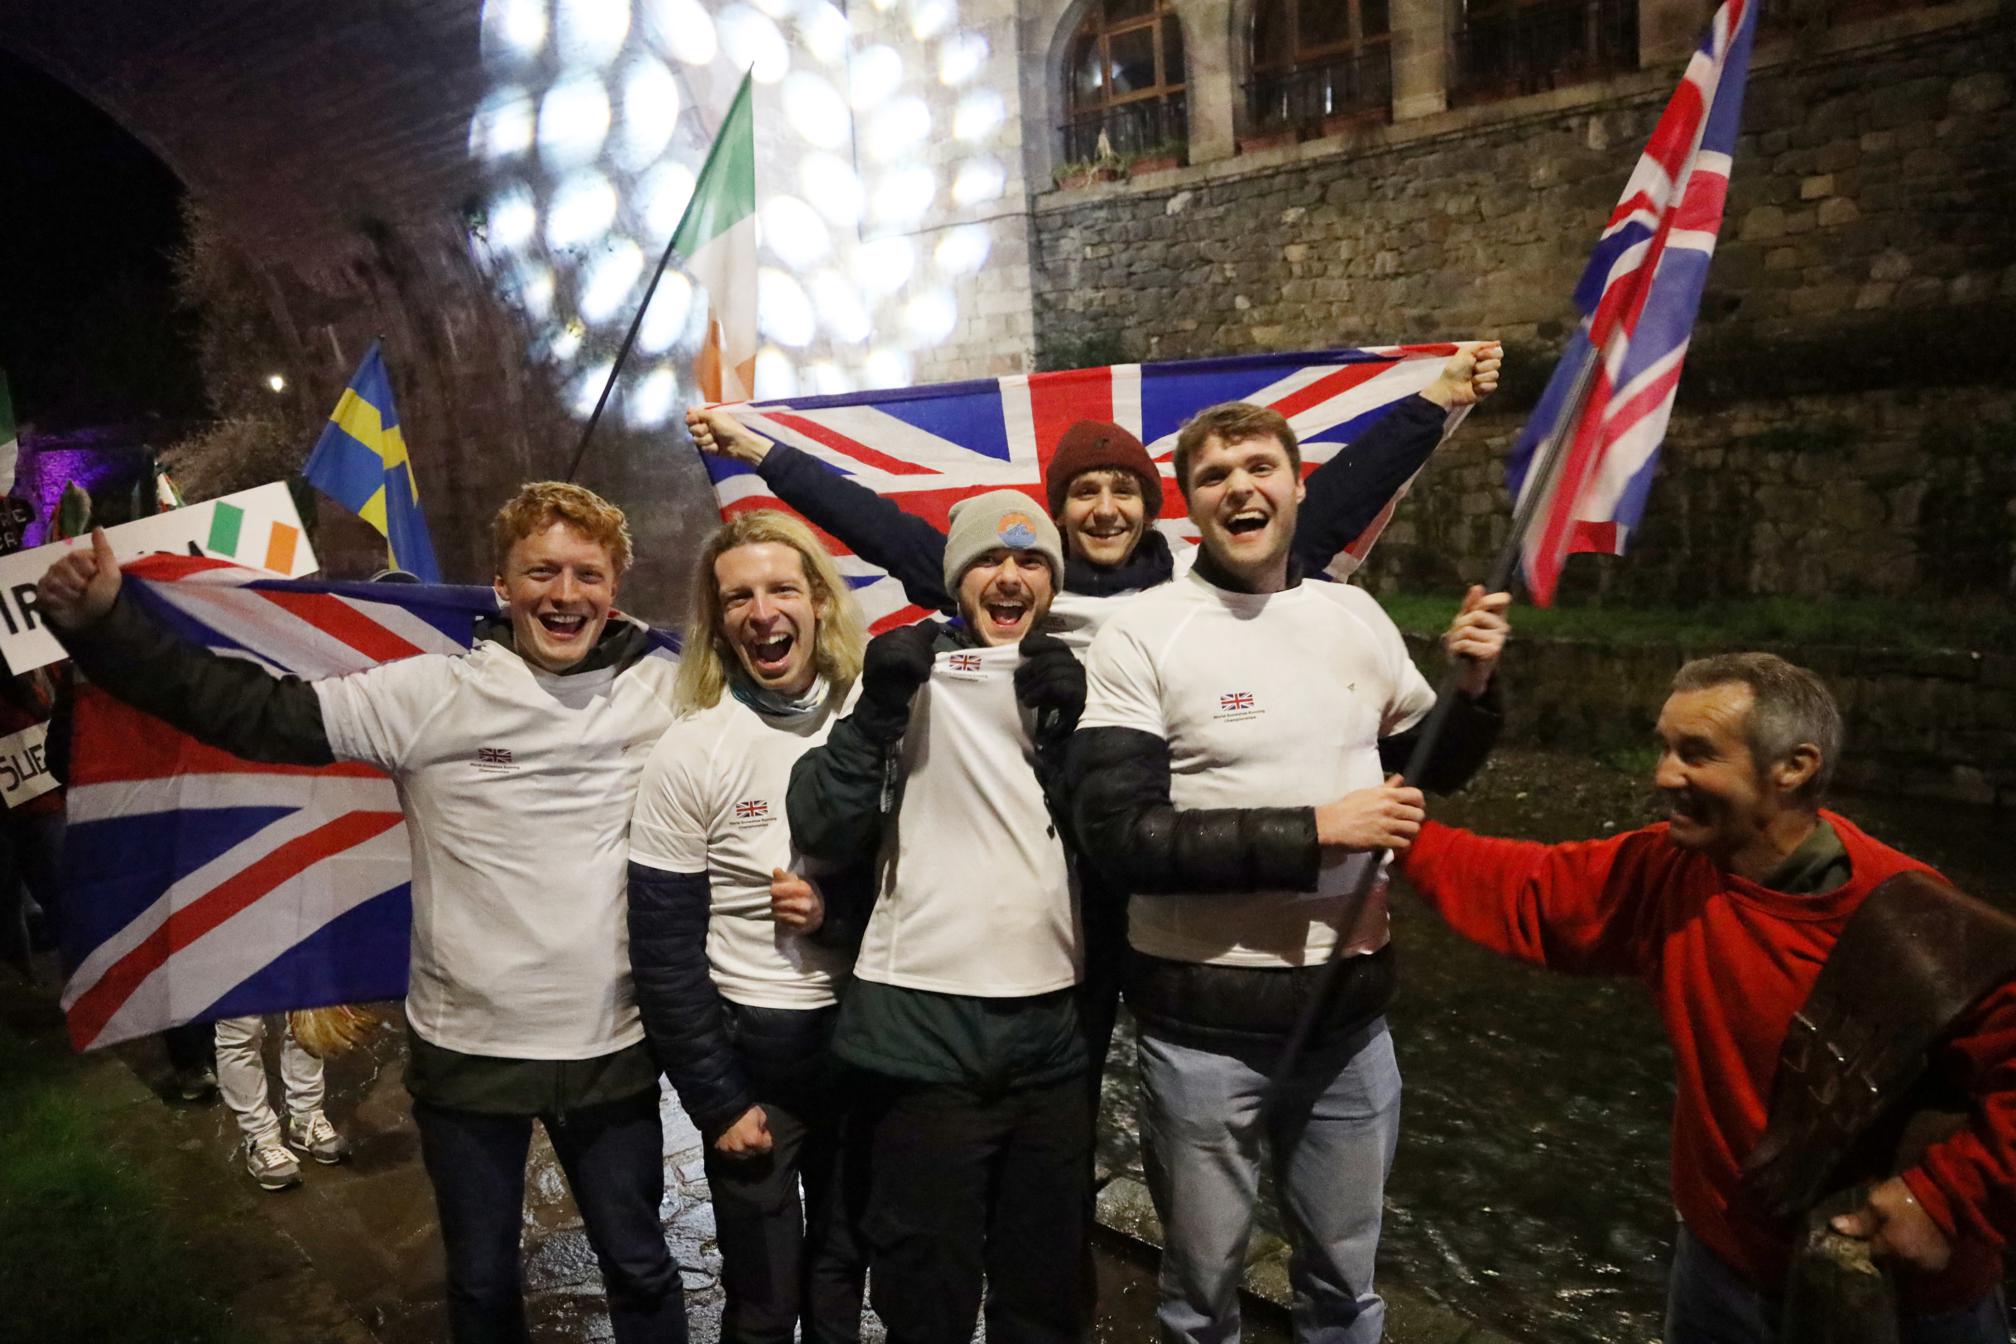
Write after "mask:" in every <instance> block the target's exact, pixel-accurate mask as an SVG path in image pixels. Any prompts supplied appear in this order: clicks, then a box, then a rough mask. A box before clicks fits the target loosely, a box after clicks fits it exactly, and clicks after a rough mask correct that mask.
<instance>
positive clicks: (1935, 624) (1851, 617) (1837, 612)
mask: <svg viewBox="0 0 2016 1344" xmlns="http://www.w3.org/2000/svg"><path fill="white" fill-rule="evenodd" d="M1379 604H1380V605H1381V606H1383V607H1384V608H1385V609H1386V612H1387V614H1388V615H1390V616H1392V618H1393V621H1394V623H1395V624H1396V625H1398V626H1399V627H1400V628H1401V629H1402V630H1404V631H1407V632H1408V633H1410V634H1421V635H1434V634H1439V633H1440V632H1441V631H1442V629H1443V628H1444V627H1445V626H1447V625H1448V624H1449V620H1450V618H1451V617H1452V616H1454V615H1455V614H1456V597H1455V596H1454V595H1452V594H1449V593H1435V594H1415V593H1401V594H1395V595H1392V596H1384V597H1381V598H1380V599H1379ZM1512 628H1513V631H1514V638H1515V639H1516V638H1517V637H1518V636H1519V635H1521V634H1525V635H1530V636H1533V637H1535V638H1544V639H1582V640H1590V641H1594V642H1597V643H1604V644H1616V645H1657V644H1670V645H1675V646H1680V647H1685V648H1689V649H1710V648H1722V649H1741V648H1756V647H1762V646H1769V647H1773V648H1784V647H1786V646H1792V647H1798V646H1801V645H1805V646H1811V647H1821V646H1826V645H1856V646H1861V647H1866V648H1871V649H1880V648H1893V649H1918V650H1924V649H1982V648H2006V647H2008V646H2009V644H2010V643H2011V642H2012V641H2016V611H2011V610H2010V609H2009V607H2008V604H2007V603H2005V602H2001V601H1999V600H1996V599H1993V598H1981V599H1978V600H1972V599H1954V600H1951V601H1945V602H1926V601H1916V602H1914V601H1901V600H1892V599H1883V598H1843V597H1837V596H1829V597H1827V598H1826V599H1824V600H1821V599H1813V598H1793V597H1766V598H1752V599H1748V600H1745V601H1737V602H1721V603H1715V604H1712V605H1707V606H1694V607H1686V608H1679V607H1654V606H1642V607H1614V606H1558V607H1533V606H1515V607H1514V608H1513V609H1512Z"/></svg>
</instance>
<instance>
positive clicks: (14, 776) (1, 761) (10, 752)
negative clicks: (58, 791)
mask: <svg viewBox="0 0 2016 1344" xmlns="http://www.w3.org/2000/svg"><path fill="white" fill-rule="evenodd" d="M48 740H49V725H48V724H46V723H31V724H29V725H28V726H27V727H26V728H23V729H22V730H21V731H20V732H18V733H10V734H8V735H7V736H6V737H0V802H5V803H6V804H7V806H9V807H19V806H20V805H21V804H23V803H25V802H27V801H28V800H29V799H30V798H40V797H41V796H42V795H43V794H45V793H47V792H49V790H51V789H53V788H55V787H56V776H54V775H52V774H50V773H49V759H48V756H47V754H46V753H45V752H44V751H43V744H44V743H46V742H47V741H48Z"/></svg>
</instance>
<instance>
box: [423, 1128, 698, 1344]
mask: <svg viewBox="0 0 2016 1344" xmlns="http://www.w3.org/2000/svg"><path fill="white" fill-rule="evenodd" d="M413 1118H414V1120H415V1121H417V1122H418V1123H419V1126H420V1156H421V1158H422V1160H423V1161H424V1162H425V1163H426V1165H427V1175H428V1178H429V1179H430V1180H432V1181H433V1183H434V1202H435V1206H436V1207H437V1208H438V1209H439V1210H440V1213H441V1241H442V1244H443V1245H444V1246H445V1247H446V1249H447V1252H448V1326H449V1332H450V1334H451V1335H452V1337H453V1338H454V1339H455V1341H456V1344H496V1342H498V1341H503V1342H504V1344H512V1342H513V1341H517V1342H522V1341H526V1340H528V1339H529V1338H530V1336H529V1335H528V1334H527V1333H526V1327H525V1290H524V1286H523V1281H522V1276H521V1273H520V1263H519V1261H520V1257H519V1250H518V1233H519V1227H520V1225H521V1224H522V1223H523V1221H524V1217H525V1157H526V1154H527V1153H528V1152H529V1151H530V1149H531V1145H532V1119H533V1117H531V1116H529V1115H487V1114H483V1113H481V1112H477V1111H463V1110H452V1109H450V1108H448V1107H446V1106H433V1105H429V1104H428V1103H427V1102H424V1101H415V1102H414V1103H413ZM539 1121H540V1123H541V1124H543V1125H545V1127H546V1136H547V1137H548V1138H550V1139H551V1140H552V1141H553V1152H554V1154H555V1155H556V1156H558V1157H559V1159H560V1169H561V1170H562V1171H564V1172H565V1173H566V1174H567V1188H568V1189H569V1190H571V1191H572V1192H573V1194H574V1204H575V1207H576V1208H578V1209H580V1211H581V1221H582V1223H583V1225H584V1228H585V1230H586V1231H587V1233H588V1244H589V1245H590V1246H592V1247H594V1248H595V1258H596V1259H597V1260H598V1261H599V1262H600V1263H601V1266H602V1286H603V1289H604V1291H605V1292H607V1294H608V1296H609V1324H610V1326H611V1327H612V1328H613V1331H614V1333H615V1336H616V1340H617V1344H686V1306H685V1300H684V1297H683V1296H682V1294H681V1293H680V1290H679V1267H678V1266H677V1265H676V1264H674V1263H673V1260H672V1256H671V1253H670V1252H669V1251H667V1250H666V1249H665V1232H664V1228H663V1226H662V1225H661V1224H660V1223H659V1220H658V1204H659V1201H660V1200H662V1199H663V1198H664V1196H665V1165H664V1161H665V1159H664V1153H663V1148H664V1129H663V1127H662V1126H661V1125H660V1124H659V1120H658V1093H657V1092H656V1091H655V1090H653V1091H651V1092H645V1093H640V1094H639V1095H638V1096H636V1097H634V1098H631V1099H629V1100H625V1101H618V1102H611V1103H609V1104H608V1105H605V1106H590V1107H584V1108H583V1109H581V1110H578V1111H569V1112H568V1113H567V1114H566V1115H565V1116H550V1115H542V1116H540V1117H539Z"/></svg>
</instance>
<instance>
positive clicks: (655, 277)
mask: <svg viewBox="0 0 2016 1344" xmlns="http://www.w3.org/2000/svg"><path fill="white" fill-rule="evenodd" d="M754 69H755V67H754V66H751V67H750V71H753V70H754ZM748 82H749V72H745V73H744V74H743V76H742V83H744V84H746V83H748ZM736 95H737V96H738V97H739V96H740V95H741V86H740V85H737V86H736ZM720 148H721V137H720V135H719V134H718V132H717V133H716V135H715V136H714V137H713V138H712V139H711V140H710V141H709V142H708V146H707V158H706V159H705V160H704V161H703V162H702V163H701V165H700V176H699V177H698V178H696V179H694V180H695V181H696V182H704V181H705V180H706V179H707V168H708V165H709V164H712V163H713V162H714V155H715V154H716V153H718V152H719V151H720ZM697 195H698V194H697V193H696V194H695V196H692V197H688V198H687V201H686V208H685V209H684V210H681V211H680V212H679V223H678V225H677V226H676V227H674V228H673V230H672V236H671V237H670V238H668V239H667V240H666V241H665V251H664V252H663V253H662V254H661V255H660V256H659V258H658V269H657V270H655V271H653V272H651V283H650V284H649V285H648V286H646V287H645V290H644V300H643V302H641V303H639V304H638V305H637V315H636V316H635V317H633V318H631V319H630V330H629V331H627V332H625V333H624V334H623V344H622V345H620V346H618V347H617V349H616V360H615V362H614V363H612V364H611V365H610V366H609V377H608V378H607V380H605V381H604V382H603V384H602V395H600V396H598V397H596V398H595V409H594V410H593V411H592V412H590V413H589V416H588V423H587V424H586V425H583V426H582V427H581V441H580V442H579V443H577V444H575V445H574V459H573V461H571V462H569V463H568V464H567V474H566V475H565V476H563V477H561V479H562V480H566V481H571V480H573V479H574V473H575V472H577V471H579V470H581V459H582V458H584V457H586V456H587V455H588V440H590V439H591V438H593V437H595V426H596V425H597V424H599V423H601V420H602V408H603V407H604V406H606V405H608V404H609V394H610V393H611V392H613V391H615V390H616V380H617V378H619V377H620V376H622V373H623V361H624V360H626V359H628V358H630V347H631V346H633V345H635V344H637V333H638V332H639V331H640V330H642V329H643V326H644V314H646V313H648V312H650V311H651V296H652V295H654V294H656V293H657V292H658V282H659V281H660V280H662V279H664V278H665V268H666V267H667V266H669V265H671V264H672V251H673V249H674V247H676V246H677V244H678V242H679V235H680V233H681V231H683V230H684V229H685V227H686V218H687V216H688V215H691V214H692V213H693V205H694V202H695V200H696V199H697Z"/></svg>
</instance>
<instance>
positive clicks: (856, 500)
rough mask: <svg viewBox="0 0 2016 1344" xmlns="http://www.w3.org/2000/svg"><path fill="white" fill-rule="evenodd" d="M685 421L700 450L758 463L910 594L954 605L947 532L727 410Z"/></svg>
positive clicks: (775, 488)
mask: <svg viewBox="0 0 2016 1344" xmlns="http://www.w3.org/2000/svg"><path fill="white" fill-rule="evenodd" d="M686 427H687V428H688V429H689V430H690V431H691V432H692V434H693V442H694V443H695V444H697V445H698V446H699V448H700V451H701V452H703V453H717V454H719V455H721V456H723V457H731V458H733V459H735V460H736V461H737V462H740V463H742V464H743V465H744V466H748V467H753V468H755V470H756V474H757V475H758V476H761V477H762V478H763V483H764V484H765V485H767V486H769V487H770V489H771V491H772V492H773V493H774V494H775V495H776V496H777V498H779V499H781V500H783V501H784V502H785V503H786V504H789V505H790V506H791V507H792V508H794V509H796V510H798V512H800V513H802V514H804V515H805V516H806V517H807V518H809V519H811V520H812V522H813V523H814V524H816V525H817V526H819V527H822V528H824V529H825V530H826V531H827V532H829V533H831V534H832V535H833V536H835V537H838V538H839V539H840V540H841V541H842V542H843V543H845V544H846V545H847V547H848V548H849V549H851V550H852V551H853V552H854V554H856V555H858V556H860V557H861V558H862V559H863V560H866V561H867V562H868V563H869V564H871V565H875V566H877V567H878V568H881V569H885V570H887V571H889V575H890V577H891V578H893V579H895V580H896V581H897V582H898V583H900V584H902V585H903V593H904V595H905V596H906V597H908V598H909V599H910V600H911V601H912V602H915V603H916V604H917V605H918V606H920V607H929V608H931V609H932V610H933V611H947V610H950V609H951V607H952V605H953V603H952V598H951V596H950V595H949V594H948V593H947V592H946V591H945V575H944V567H945V534H944V533H942V532H940V531H939V530H938V529H937V528H935V527H933V526H931V524H929V523H927V522H925V521H924V520H923V519H922V518H919V517H918V516H917V515H916V514H914V513H908V512H905V511H904V510H902V509H899V508H897V507H896V506H895V505H894V504H892V503H890V502H889V501H888V500H886V499H884V498H883V497H882V496H880V495H878V494H876V493H875V492H874V491H873V490H870V489H868V488H867V487H866V486H864V485H861V484H859V483H857V482H855V481H851V480H849V479H848V478H847V477H845V476H843V475H841V474H840V473H839V472H837V471H834V470H832V469H831V468H829V467H827V466H826V465H824V464H823V463H821V462H820V461H819V460H818V459H817V458H815V457H812V456H810V455H809V454H806V453H801V452H799V451H798V450H797V449H796V448H793V447H792V446H791V445H790V444H788V443H773V442H771V441H770V440H769V439H766V438H764V437H763V436H762V435H760V434H756V433H754V432H752V431H751V430H749V429H748V428H746V427H745V426H744V425H743V424H742V423H741V421H739V420H737V419H736V418H735V417H734V416H733V415H730V414H729V413H728V412H727V411H722V410H713V409H709V410H692V411H688V412H687V413H686Z"/></svg>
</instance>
